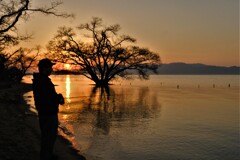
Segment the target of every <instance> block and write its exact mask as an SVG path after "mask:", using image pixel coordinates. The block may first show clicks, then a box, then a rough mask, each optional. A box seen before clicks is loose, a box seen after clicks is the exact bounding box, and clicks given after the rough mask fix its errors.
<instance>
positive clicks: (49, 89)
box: [33, 73, 63, 115]
mask: <svg viewBox="0 0 240 160" xmlns="http://www.w3.org/2000/svg"><path fill="white" fill-rule="evenodd" d="M33 95H34V101H35V106H36V109H37V111H38V114H39V115H55V114H57V113H58V106H59V104H60V103H61V101H63V97H62V95H61V94H57V93H56V90H55V88H54V85H53V83H52V81H51V79H50V78H49V77H48V76H45V75H42V74H40V73H34V74H33Z"/></svg>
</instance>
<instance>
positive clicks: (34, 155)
mask: <svg viewBox="0 0 240 160" xmlns="http://www.w3.org/2000/svg"><path fill="white" fill-rule="evenodd" d="M31 90H32V86H31V84H25V83H20V84H19V83H18V84H9V83H5V84H4V83H1V84H0V159H3V160H38V159H39V151H40V130H39V125H38V119H37V115H36V114H34V113H32V112H30V110H29V106H28V105H27V103H26V102H25V101H24V98H23V94H24V93H27V92H29V91H31ZM55 154H56V155H58V157H59V158H58V160H82V159H85V158H84V157H83V156H81V155H79V154H78V151H77V150H75V149H74V148H72V146H71V143H70V142H69V141H67V140H66V139H64V138H63V137H62V136H59V137H58V139H57V141H56V144H55Z"/></svg>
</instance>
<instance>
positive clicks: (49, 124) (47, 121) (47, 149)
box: [39, 115, 58, 160]
mask: <svg viewBox="0 0 240 160" xmlns="http://www.w3.org/2000/svg"><path fill="white" fill-rule="evenodd" d="M39 122H40V128H41V152H40V157H41V160H49V159H51V158H52V155H53V148H54V143H55V141H56V138H57V129H58V117H57V115H54V116H41V117H39Z"/></svg>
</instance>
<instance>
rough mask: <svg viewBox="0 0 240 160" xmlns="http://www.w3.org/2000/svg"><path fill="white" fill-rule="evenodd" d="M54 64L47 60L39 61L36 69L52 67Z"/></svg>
mask: <svg viewBox="0 0 240 160" xmlns="http://www.w3.org/2000/svg"><path fill="white" fill-rule="evenodd" d="M54 64H56V63H53V62H51V60H50V59H48V58H44V59H42V60H40V61H39V63H38V67H52V66H53V65H54Z"/></svg>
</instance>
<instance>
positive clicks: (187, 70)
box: [158, 62, 240, 75]
mask: <svg viewBox="0 0 240 160" xmlns="http://www.w3.org/2000/svg"><path fill="white" fill-rule="evenodd" d="M239 71H240V67H237V66H232V67H223V66H213V65H205V64H199V63H197V64H186V63H182V62H179V63H169V64H162V65H161V66H159V68H158V74H219V75H239Z"/></svg>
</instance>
